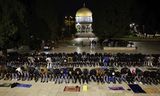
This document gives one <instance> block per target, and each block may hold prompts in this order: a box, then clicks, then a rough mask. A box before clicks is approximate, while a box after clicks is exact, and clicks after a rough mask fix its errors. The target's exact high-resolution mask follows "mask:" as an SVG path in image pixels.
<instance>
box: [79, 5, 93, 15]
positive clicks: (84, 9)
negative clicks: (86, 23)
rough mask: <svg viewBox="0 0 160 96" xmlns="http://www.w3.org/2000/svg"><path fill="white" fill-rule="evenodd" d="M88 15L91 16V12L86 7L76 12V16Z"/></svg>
mask: <svg viewBox="0 0 160 96" xmlns="http://www.w3.org/2000/svg"><path fill="white" fill-rule="evenodd" d="M89 16H92V12H91V11H90V10H89V9H88V8H86V7H83V8H81V9H79V10H78V11H77V13H76V17H89Z"/></svg>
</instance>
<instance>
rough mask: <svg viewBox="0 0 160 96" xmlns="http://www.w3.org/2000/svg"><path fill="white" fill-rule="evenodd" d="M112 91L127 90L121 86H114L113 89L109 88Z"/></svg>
mask: <svg viewBox="0 0 160 96" xmlns="http://www.w3.org/2000/svg"><path fill="white" fill-rule="evenodd" d="M108 88H109V89H110V90H125V89H124V88H123V87H121V86H113V87H108Z"/></svg>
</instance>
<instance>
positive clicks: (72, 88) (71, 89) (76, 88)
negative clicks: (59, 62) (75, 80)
mask: <svg viewBox="0 0 160 96" xmlns="http://www.w3.org/2000/svg"><path fill="white" fill-rule="evenodd" d="M64 92H80V87H79V86H65V88H64Z"/></svg>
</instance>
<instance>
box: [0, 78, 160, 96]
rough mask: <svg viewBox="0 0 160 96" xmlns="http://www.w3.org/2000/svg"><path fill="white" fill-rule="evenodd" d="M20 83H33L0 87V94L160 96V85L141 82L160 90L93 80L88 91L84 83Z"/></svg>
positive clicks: (7, 95)
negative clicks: (70, 88)
mask: <svg viewBox="0 0 160 96" xmlns="http://www.w3.org/2000/svg"><path fill="white" fill-rule="evenodd" d="M0 82H1V83H13V82H17V81H3V80H0ZM18 83H24V84H32V86H31V87H30V88H18V87H15V88H10V87H0V96H160V85H142V84H139V85H140V86H141V87H142V88H143V89H146V90H147V88H150V89H154V88H155V90H158V91H154V93H145V94H144V93H143V94H142V93H134V92H133V91H132V90H131V91H128V90H127V89H128V88H129V86H128V85H127V84H126V83H122V84H112V83H110V84H107V83H105V84H97V83H94V82H91V83H89V84H87V86H88V91H87V92H84V91H83V90H82V86H83V84H78V83H77V84H65V83H63V84H54V82H48V83H41V82H37V83H35V82H34V81H18ZM77 85H78V86H80V88H81V89H80V92H63V90H64V87H65V86H77ZM109 86H110V87H111V86H122V87H123V88H124V89H125V90H123V91H113V90H110V89H109V88H108V87H109Z"/></svg>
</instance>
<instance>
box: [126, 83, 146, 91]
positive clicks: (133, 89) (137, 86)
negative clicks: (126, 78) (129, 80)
mask: <svg viewBox="0 0 160 96" xmlns="http://www.w3.org/2000/svg"><path fill="white" fill-rule="evenodd" d="M128 86H129V87H130V88H131V89H132V91H133V92H134V93H146V92H145V91H144V90H143V89H142V88H141V87H140V86H139V85H138V84H128Z"/></svg>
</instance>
